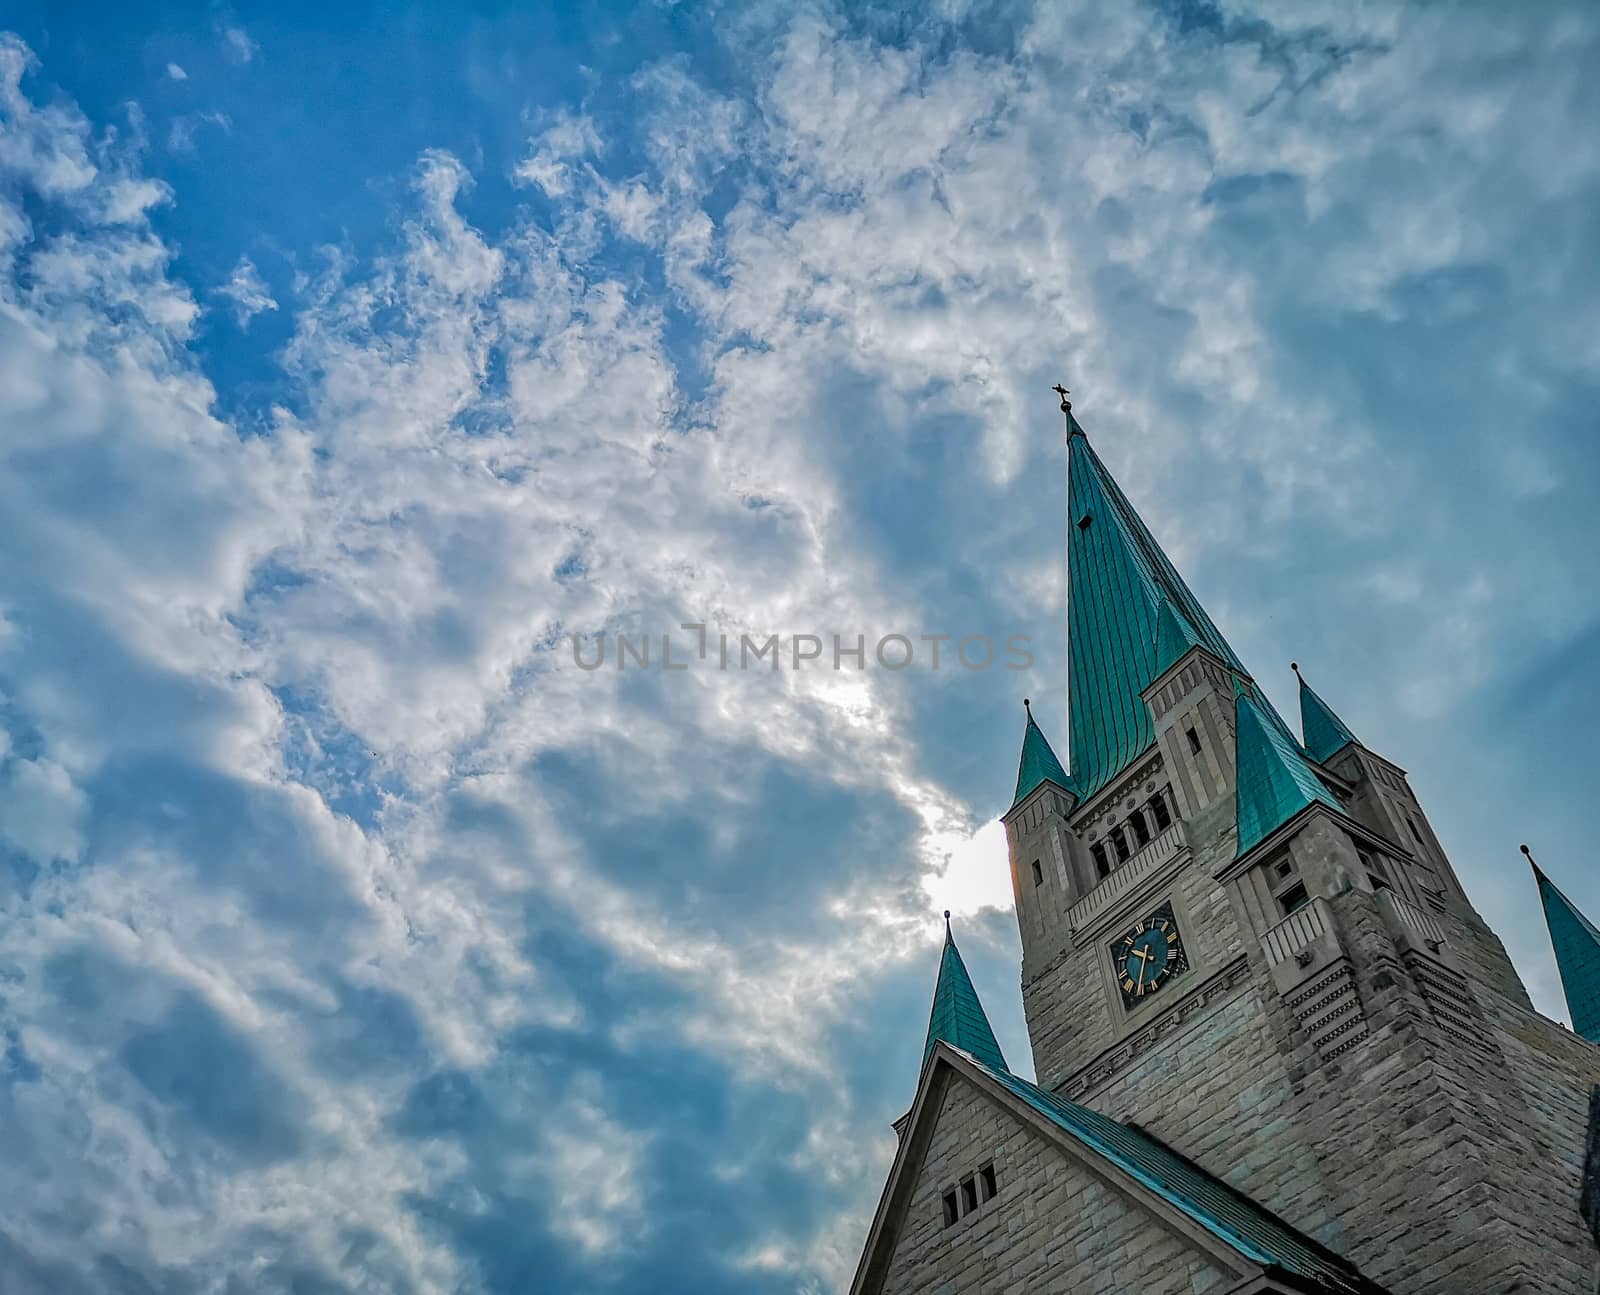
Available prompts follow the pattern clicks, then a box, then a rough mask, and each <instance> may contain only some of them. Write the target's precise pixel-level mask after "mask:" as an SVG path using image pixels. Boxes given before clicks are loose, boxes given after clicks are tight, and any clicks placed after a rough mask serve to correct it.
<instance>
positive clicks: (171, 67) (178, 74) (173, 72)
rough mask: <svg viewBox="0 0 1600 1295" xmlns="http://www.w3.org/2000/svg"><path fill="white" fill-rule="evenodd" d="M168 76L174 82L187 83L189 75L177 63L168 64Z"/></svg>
mask: <svg viewBox="0 0 1600 1295" xmlns="http://www.w3.org/2000/svg"><path fill="white" fill-rule="evenodd" d="M167 76H168V77H169V78H170V79H171V80H173V81H187V80H188V79H189V74H188V73H187V72H185V71H184V70H183V69H182V68H181V67H179V66H178V65H177V64H176V63H168V64H167Z"/></svg>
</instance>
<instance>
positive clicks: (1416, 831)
mask: <svg viewBox="0 0 1600 1295" xmlns="http://www.w3.org/2000/svg"><path fill="white" fill-rule="evenodd" d="M1406 823H1407V824H1408V825H1409V826H1410V828H1411V835H1412V836H1414V837H1416V838H1417V844H1418V845H1427V844H1428V843H1427V842H1426V841H1424V840H1423V839H1422V829H1421V828H1420V827H1418V826H1417V820H1416V819H1414V818H1412V817H1411V815H1410V814H1407V815H1406Z"/></svg>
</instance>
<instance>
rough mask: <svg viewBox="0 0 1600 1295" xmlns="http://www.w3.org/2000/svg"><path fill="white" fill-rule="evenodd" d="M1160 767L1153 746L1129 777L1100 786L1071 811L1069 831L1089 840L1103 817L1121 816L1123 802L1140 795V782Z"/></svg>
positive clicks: (1147, 779)
mask: <svg viewBox="0 0 1600 1295" xmlns="http://www.w3.org/2000/svg"><path fill="white" fill-rule="evenodd" d="M1161 770H1162V762H1161V748H1160V746H1159V745H1156V746H1152V747H1151V748H1150V751H1149V759H1147V760H1145V761H1144V762H1143V763H1142V764H1138V765H1136V766H1135V770H1134V773H1133V774H1132V775H1131V776H1127V777H1123V778H1121V779H1119V780H1118V781H1117V782H1115V783H1113V784H1112V785H1111V786H1109V787H1104V788H1102V789H1101V790H1100V791H1099V792H1097V793H1096V794H1095V796H1094V798H1093V799H1092V800H1089V801H1087V802H1085V803H1084V804H1082V805H1080V806H1078V807H1077V808H1076V809H1075V810H1074V811H1073V814H1072V822H1071V826H1072V830H1073V831H1074V832H1077V833H1078V834H1079V835H1081V836H1083V838H1084V839H1085V840H1092V839H1093V835H1094V833H1097V832H1098V831H1099V829H1100V821H1101V820H1102V819H1111V818H1120V817H1121V815H1122V812H1123V809H1122V802H1123V800H1124V799H1125V798H1126V797H1128V796H1138V795H1140V794H1141V792H1140V790H1139V784H1140V783H1142V782H1147V781H1149V780H1150V779H1152V778H1155V777H1157V776H1158V775H1159V774H1160V773H1161Z"/></svg>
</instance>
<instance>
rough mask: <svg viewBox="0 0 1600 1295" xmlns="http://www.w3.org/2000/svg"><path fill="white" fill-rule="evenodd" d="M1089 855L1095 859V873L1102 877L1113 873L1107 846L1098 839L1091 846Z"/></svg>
mask: <svg viewBox="0 0 1600 1295" xmlns="http://www.w3.org/2000/svg"><path fill="white" fill-rule="evenodd" d="M1089 856H1090V858H1092V859H1093V860H1094V875H1095V876H1097V877H1100V878H1105V877H1109V876H1110V875H1111V860H1110V859H1109V858H1108V857H1107V856H1106V847H1105V846H1104V845H1102V844H1101V843H1100V842H1099V841H1096V842H1095V843H1094V844H1093V845H1091V846H1090V847H1089Z"/></svg>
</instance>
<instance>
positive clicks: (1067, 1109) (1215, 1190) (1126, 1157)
mask: <svg viewBox="0 0 1600 1295" xmlns="http://www.w3.org/2000/svg"><path fill="white" fill-rule="evenodd" d="M947 1072H954V1074H955V1075H959V1076H961V1077H963V1078H965V1079H967V1080H968V1081H970V1082H971V1083H973V1084H974V1085H976V1086H977V1087H978V1088H979V1090H980V1091H982V1092H985V1093H986V1094H988V1095H989V1096H990V1097H991V1098H992V1099H993V1100H994V1101H995V1102H996V1104H997V1105H999V1106H1000V1107H1002V1109H1006V1110H1008V1111H1009V1112H1010V1113H1011V1114H1012V1115H1013V1117H1014V1118H1016V1119H1018V1120H1020V1121H1021V1122H1022V1123H1024V1124H1026V1125H1030V1126H1031V1127H1033V1128H1035V1129H1037V1130H1038V1131H1039V1132H1040V1133H1041V1134H1042V1135H1043V1136H1047V1137H1051V1138H1054V1139H1055V1140H1056V1141H1057V1145H1058V1146H1060V1148H1061V1149H1062V1151H1063V1152H1064V1153H1066V1154H1068V1155H1069V1156H1073V1157H1075V1158H1077V1159H1079V1160H1080V1162H1083V1163H1086V1164H1089V1165H1093V1166H1094V1167H1095V1168H1096V1169H1097V1170H1098V1171H1099V1172H1100V1173H1101V1175H1102V1176H1103V1177H1104V1178H1105V1179H1106V1180H1107V1181H1108V1182H1110V1183H1111V1184H1112V1186H1113V1187H1115V1188H1117V1189H1119V1190H1121V1191H1122V1192H1124V1193H1126V1194H1127V1195H1128V1196H1130V1197H1132V1198H1133V1199H1134V1200H1135V1201H1137V1202H1140V1203H1141V1204H1142V1205H1143V1207H1144V1208H1147V1209H1150V1210H1152V1211H1153V1212H1154V1213H1155V1214H1156V1215H1157V1216H1158V1217H1162V1216H1164V1217H1166V1218H1167V1219H1169V1220H1182V1221H1183V1223H1184V1224H1185V1225H1186V1226H1187V1227H1188V1228H1189V1229H1190V1231H1191V1234H1192V1235H1194V1236H1196V1237H1204V1238H1207V1241H1206V1246H1207V1248H1208V1249H1209V1250H1210V1251H1211V1252H1212V1254H1213V1255H1214V1256H1215V1257H1216V1259H1217V1260H1218V1262H1219V1266H1221V1267H1224V1268H1225V1269H1226V1268H1232V1269H1234V1270H1235V1271H1236V1272H1237V1273H1238V1274H1239V1275H1241V1276H1247V1275H1249V1274H1250V1273H1252V1272H1258V1273H1270V1274H1272V1275H1273V1276H1274V1277H1278V1278H1282V1279H1283V1284H1285V1285H1293V1286H1294V1287H1295V1288H1296V1289H1304V1290H1308V1291H1323V1292H1328V1293H1329V1295H1385V1292H1384V1291H1383V1289H1382V1288H1381V1287H1379V1286H1377V1285H1375V1284H1374V1283H1372V1282H1370V1281H1368V1280H1367V1279H1366V1278H1364V1277H1363V1276H1362V1275H1361V1273H1360V1272H1359V1270H1357V1269H1356V1267H1355V1266H1354V1265H1353V1264H1351V1263H1349V1262H1348V1261H1347V1260H1345V1259H1343V1258H1341V1257H1340V1256H1339V1255H1337V1254H1335V1253H1333V1251H1331V1250H1329V1249H1327V1248H1326V1247H1324V1246H1322V1245H1319V1244H1318V1243H1317V1242H1315V1241H1313V1240H1312V1239H1311V1238H1310V1237H1308V1236H1306V1235H1305V1234H1304V1233H1302V1232H1300V1231H1298V1230H1297V1229H1296V1228H1294V1227H1293V1226H1291V1225H1290V1224H1289V1223H1287V1222H1285V1221H1284V1220H1283V1219H1281V1218H1279V1217H1278V1216H1277V1215H1276V1214H1273V1213H1272V1212H1271V1211H1270V1210H1268V1209H1266V1208H1264V1207H1263V1206H1261V1205H1259V1204H1258V1203H1256V1202H1255V1201H1254V1200H1252V1199H1251V1198H1250V1197H1248V1196H1246V1195H1245V1194H1244V1193H1242V1192H1240V1191H1238V1190H1236V1189H1235V1188H1233V1187H1230V1186H1229V1185H1228V1184H1227V1183H1225V1182H1223V1181H1222V1180H1221V1179H1219V1178H1217V1177H1215V1176H1214V1175H1212V1174H1210V1173H1208V1172H1207V1171H1206V1170H1204V1169H1202V1168H1201V1167H1200V1166H1199V1165H1196V1164H1195V1163H1193V1162H1192V1161H1190V1160H1188V1159H1186V1158H1184V1157H1183V1156H1181V1155H1179V1154H1178V1153H1177V1152H1175V1151H1173V1150H1172V1149H1171V1148H1170V1147H1168V1146H1167V1145H1166V1144H1165V1143H1163V1142H1161V1141H1160V1140H1158V1139H1157V1138H1155V1137H1153V1136H1151V1135H1150V1134H1149V1133H1146V1132H1145V1131H1144V1130H1142V1129H1140V1128H1138V1127H1136V1126H1134V1125H1130V1124H1123V1123H1120V1122H1118V1121H1116V1120H1113V1119H1110V1118H1109V1117H1107V1116H1104V1115H1101V1114H1099V1113H1098V1112H1095V1111H1092V1110H1090V1109H1089V1108H1088V1107H1085V1106H1080V1105H1078V1104H1077V1103H1075V1102H1069V1101H1065V1100H1063V1099H1062V1098H1059V1097H1057V1096H1055V1095H1054V1094H1053V1093H1049V1092H1046V1091H1045V1090H1044V1089H1042V1088H1040V1087H1039V1086H1038V1085H1037V1084H1034V1083H1030V1082H1029V1081H1028V1080H1026V1079H1023V1078H1021V1077H1020V1076H1017V1075H1013V1074H1011V1073H1010V1072H1009V1071H1008V1070H1005V1069H1004V1068H998V1067H995V1066H992V1065H989V1064H987V1063H985V1062H984V1061H983V1060H982V1059H981V1058H978V1057H976V1056H973V1055H972V1054H971V1053H969V1052H966V1051H963V1050H961V1049H958V1048H953V1047H951V1046H950V1045H949V1044H943V1043H942V1044H939V1045H937V1046H936V1047H935V1048H934V1051H933V1054H932V1064H931V1065H927V1066H924V1068H923V1072H922V1082H921V1084H919V1086H918V1091H917V1100H916V1103H915V1105H914V1106H913V1107H912V1113H911V1117H910V1122H909V1124H908V1126H907V1127H906V1130H905V1133H904V1136H903V1137H902V1138H901V1142H900V1149H899V1152H898V1154H897V1155H896V1157H895V1164H894V1168H893V1169H892V1170H891V1171H890V1174H889V1181H888V1183H887V1184H885V1186H884V1192H883V1196H882V1198H881V1200H880V1201H879V1204H878V1210H877V1214H876V1215H875V1217H874V1219H873V1223H872V1229H871V1231H870V1233H869V1235H868V1241H867V1246H866V1248H865V1250H864V1252H863V1254H862V1257H861V1264H860V1267H859V1268H858V1270H857V1272H856V1279H855V1282H854V1283H853V1285H852V1287H851V1290H852V1291H853V1292H857V1293H858V1295H859V1293H860V1292H865V1291H874V1290H877V1289H878V1288H879V1283H881V1281H882V1274H883V1272H884V1269H885V1267H886V1266H887V1258H886V1256H885V1252H884V1248H885V1247H886V1246H887V1247H889V1251H888V1253H892V1247H893V1242H894V1239H895V1234H896V1233H897V1231H898V1229H899V1219H898V1218H897V1217H896V1212H897V1211H899V1212H900V1214H901V1216H902V1217H903V1211H904V1208H905V1206H906V1205H907V1204H909V1196H910V1189H911V1187H913V1186H914V1185H915V1179H916V1176H917V1174H918V1173H919V1172H920V1169H921V1163H920V1161H921V1156H922V1155H923V1154H924V1152H925V1149H926V1146H927V1141H928V1139H929V1137H930V1136H931V1128H932V1122H933V1121H935V1120H937V1118H938V1116H939V1113H940V1108H941V1106H942V1103H941V1102H939V1101H937V1100H932V1099H930V1097H929V1094H930V1092H931V1091H932V1090H933V1088H934V1085H935V1084H938V1083H941V1082H943V1081H944V1080H945V1078H946V1074H947ZM1172 1225H1175V1224H1169V1226H1172ZM1108 1259H1111V1257H1109V1256H1108ZM1111 1261H1112V1262H1114V1259H1111Z"/></svg>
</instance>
